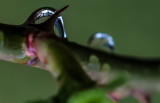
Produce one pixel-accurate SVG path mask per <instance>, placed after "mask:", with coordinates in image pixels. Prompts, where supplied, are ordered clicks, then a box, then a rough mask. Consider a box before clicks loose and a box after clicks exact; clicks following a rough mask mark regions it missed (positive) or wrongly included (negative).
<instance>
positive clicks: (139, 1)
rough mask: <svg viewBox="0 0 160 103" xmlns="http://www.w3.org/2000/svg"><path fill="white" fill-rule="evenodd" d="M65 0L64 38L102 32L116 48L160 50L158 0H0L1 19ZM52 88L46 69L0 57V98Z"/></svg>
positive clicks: (15, 20) (33, 95) (17, 18)
mask: <svg viewBox="0 0 160 103" xmlns="http://www.w3.org/2000/svg"><path fill="white" fill-rule="evenodd" d="M67 4H69V5H70V7H69V8H68V10H66V11H65V12H64V13H63V18H64V23H65V28H66V32H67V34H68V38H69V40H71V41H74V42H77V43H80V44H83V45H85V44H86V42H87V40H88V38H89V37H90V36H91V35H92V34H94V33H96V32H105V33H109V34H110V35H112V36H113V38H114V40H115V43H116V50H115V52H116V53H119V54H125V55H132V56H142V57H159V56H160V48H159V46H158V45H159V44H160V40H159V38H160V29H159V25H160V0H0V22H1V23H6V24H17V25H18V24H22V23H23V22H24V21H25V20H26V19H27V17H28V16H29V15H30V14H31V13H32V12H33V11H34V10H36V9H37V8H40V7H45V6H50V7H54V8H57V9H60V8H61V7H63V6H65V5H67ZM56 90H57V85H56V84H55V80H54V78H52V76H51V75H50V74H49V73H48V72H47V71H43V70H39V69H35V68H31V67H28V66H24V65H20V64H14V63H8V62H4V61H0V103H24V102H25V101H27V100H34V99H38V98H42V99H45V98H47V97H49V96H51V95H53V94H54V93H55V92H56Z"/></svg>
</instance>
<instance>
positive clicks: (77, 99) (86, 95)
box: [67, 88, 115, 103]
mask: <svg viewBox="0 0 160 103" xmlns="http://www.w3.org/2000/svg"><path fill="white" fill-rule="evenodd" d="M67 103H115V102H114V101H112V100H111V99H110V98H108V97H106V94H105V92H104V91H102V90H100V89H95V88H94V89H89V90H84V91H81V92H78V93H75V94H73V95H72V97H71V98H70V99H69V100H68V102H67Z"/></svg>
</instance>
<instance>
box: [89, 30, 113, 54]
mask: <svg viewBox="0 0 160 103" xmlns="http://www.w3.org/2000/svg"><path fill="white" fill-rule="evenodd" d="M88 45H89V46H90V47H93V48H96V49H100V50H105V51H110V52H113V51H114V47H115V43H114V40H113V38H112V36H110V35H109V34H106V33H100V32H99V33H96V34H94V35H92V36H91V37H90V38H89V40H88Z"/></svg>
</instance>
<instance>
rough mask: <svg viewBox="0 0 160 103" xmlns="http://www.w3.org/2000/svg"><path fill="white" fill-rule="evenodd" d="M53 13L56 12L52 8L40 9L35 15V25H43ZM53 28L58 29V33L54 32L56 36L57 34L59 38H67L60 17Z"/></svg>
mask: <svg viewBox="0 0 160 103" xmlns="http://www.w3.org/2000/svg"><path fill="white" fill-rule="evenodd" d="M55 12H56V9H54V8H45V9H41V10H40V11H39V12H38V13H37V15H36V16H35V23H36V24H40V23H43V22H44V21H46V20H47V19H48V18H50V17H51V16H52V15H53V14H54V13H55ZM55 26H56V28H57V29H58V32H57V31H56V34H59V36H60V37H62V38H67V34H66V32H65V28H64V22H63V19H62V16H59V17H58V18H57V21H56V22H55ZM53 29H54V28H53Z"/></svg>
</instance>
